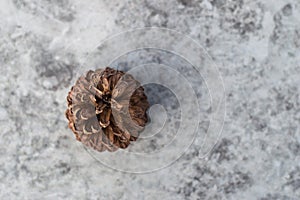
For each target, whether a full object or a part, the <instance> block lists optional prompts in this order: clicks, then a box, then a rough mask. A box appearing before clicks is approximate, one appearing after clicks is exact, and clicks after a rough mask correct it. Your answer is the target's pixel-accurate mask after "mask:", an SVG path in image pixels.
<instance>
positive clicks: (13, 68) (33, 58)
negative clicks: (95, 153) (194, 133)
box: [0, 0, 300, 200]
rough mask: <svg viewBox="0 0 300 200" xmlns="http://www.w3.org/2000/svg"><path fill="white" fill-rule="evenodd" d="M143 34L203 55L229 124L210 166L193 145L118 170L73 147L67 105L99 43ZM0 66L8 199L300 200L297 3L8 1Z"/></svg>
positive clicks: (2, 160) (2, 190) (3, 7)
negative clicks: (144, 168) (155, 167)
mask: <svg viewBox="0 0 300 200" xmlns="http://www.w3.org/2000/svg"><path fill="white" fill-rule="evenodd" d="M146 26H147V27H151V26H155V27H164V28H169V29H173V30H176V31H179V32H181V33H183V34H186V35H188V36H190V37H191V38H193V39H194V40H196V41H197V42H199V43H200V44H201V45H203V46H204V47H205V49H206V50H207V51H208V53H209V54H210V56H211V57H212V59H213V61H214V62H215V63H216V64H217V65H218V66H219V70H220V73H221V75H222V77H223V80H224V85H225V89H226V112H227V116H226V118H225V123H224V128H223V131H222V136H221V138H220V140H219V142H218V144H217V146H216V147H215V149H214V150H213V151H212V152H211V153H210V154H209V156H208V157H207V158H205V159H200V158H199V156H198V155H199V152H198V149H199V145H200V144H199V142H197V140H195V142H194V144H193V145H192V146H191V147H190V148H189V149H188V151H187V153H186V154H185V155H184V156H182V157H181V158H180V159H179V160H178V161H177V162H175V163H174V164H173V165H171V166H169V167H167V168H164V169H162V170H159V171H156V172H153V173H147V174H130V173H121V172H118V171H114V170H112V169H109V168H107V167H105V166H102V165H100V164H99V163H98V162H97V161H96V160H94V159H93V158H92V157H90V156H89V155H88V154H87V152H86V151H84V150H83V148H82V146H81V145H80V144H79V143H78V142H76V141H75V139H74V136H73V134H72V132H71V131H70V130H69V129H68V127H67V120H66V119H65V117H64V111H65V109H66V100H65V98H66V95H67V92H68V90H69V89H70V87H71V85H72V84H73V83H74V81H75V80H76V78H77V77H78V73H77V72H78V66H79V65H78V63H80V62H81V60H80V59H81V58H82V57H84V56H85V55H86V54H87V53H88V52H89V50H90V49H91V48H92V47H93V46H94V45H95V43H97V42H99V41H101V40H103V39H105V38H106V37H108V36H110V35H112V34H116V33H119V32H121V31H126V30H129V29H133V28H140V27H146ZM0 65H1V66H0V130H1V131H0V136H1V140H0V199H5V200H6V199H7V200H9V199H101V200H102V199H104V200H110V199H112V200H114V199H124V200H125V199H126V200H127V199H166V200H168V199H170V200H171V199H172V200H173V199H210V200H213V199H249V200H252V199H258V200H267V199H276V200H292V199H293V200H295V199H300V154H299V153H300V128H299V124H300V96H299V93H300V87H299V86H300V1H299V0H170V1H169V0H141V1H137V0H134V1H129V0H124V1H121V0H118V1H109V0H85V1H81V0H0ZM112 157H113V156H112Z"/></svg>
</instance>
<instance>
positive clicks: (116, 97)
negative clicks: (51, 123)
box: [66, 67, 149, 151]
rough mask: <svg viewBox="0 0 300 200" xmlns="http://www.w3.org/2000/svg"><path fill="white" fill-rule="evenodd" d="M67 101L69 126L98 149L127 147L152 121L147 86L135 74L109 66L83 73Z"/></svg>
mask: <svg viewBox="0 0 300 200" xmlns="http://www.w3.org/2000/svg"><path fill="white" fill-rule="evenodd" d="M67 102H68V109H67V110H66V117H67V118H68V120H69V128H70V129H72V131H73V132H74V134H75V136H76V139H77V140H79V141H81V142H82V143H83V144H84V145H86V146H89V147H92V148H94V149H95V150H97V151H105V150H108V151H115V150H117V149H118V148H126V147H127V146H128V145H129V144H130V141H135V140H136V139H137V138H138V133H139V132H140V131H141V130H142V129H143V127H145V125H146V123H147V121H148V118H147V114H146V111H147V109H148V108H149V103H148V101H147V97H146V95H145V94H144V89H143V87H141V86H140V84H139V82H137V81H136V80H135V79H134V78H133V77H132V76H131V75H129V74H125V73H124V72H122V71H118V70H114V69H112V68H109V67H107V68H106V69H98V70H95V71H91V70H90V71H88V72H87V74H86V75H85V76H81V77H80V78H79V79H78V80H77V82H76V84H75V85H74V86H73V87H72V89H71V91H70V92H69V95H68V97H67Z"/></svg>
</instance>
